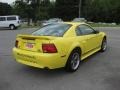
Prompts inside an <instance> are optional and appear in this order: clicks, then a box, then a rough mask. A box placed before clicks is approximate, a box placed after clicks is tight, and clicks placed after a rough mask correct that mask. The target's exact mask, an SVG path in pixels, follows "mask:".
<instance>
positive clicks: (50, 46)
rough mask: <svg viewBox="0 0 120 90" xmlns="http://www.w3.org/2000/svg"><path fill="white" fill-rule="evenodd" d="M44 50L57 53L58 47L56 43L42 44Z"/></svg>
mask: <svg viewBox="0 0 120 90" xmlns="http://www.w3.org/2000/svg"><path fill="white" fill-rule="evenodd" d="M42 50H43V52H44V53H56V52H57V49H56V47H55V45H54V44H42Z"/></svg>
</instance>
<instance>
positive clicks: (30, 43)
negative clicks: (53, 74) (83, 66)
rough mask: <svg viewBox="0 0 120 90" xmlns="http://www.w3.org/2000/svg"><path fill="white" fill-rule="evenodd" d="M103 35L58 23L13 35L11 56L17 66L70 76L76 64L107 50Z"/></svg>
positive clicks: (84, 27)
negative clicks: (55, 71) (20, 64)
mask: <svg viewBox="0 0 120 90" xmlns="http://www.w3.org/2000/svg"><path fill="white" fill-rule="evenodd" d="M106 39H107V38H106V34H105V33H104V32H100V31H97V30H94V29H93V28H92V27H91V26H89V25H88V24H86V23H74V22H61V23H57V24H51V25H47V26H43V27H42V28H40V29H39V30H37V31H34V32H33V33H32V34H31V35H20V34H19V35H17V38H16V42H15V47H14V48H13V54H14V57H15V59H16V61H17V62H19V63H22V64H25V65H29V66H33V67H38V68H47V69H56V68H62V67H64V68H65V70H66V71H69V72H74V71H76V70H77V69H78V68H79V66H80V62H81V61H82V60H84V59H85V58H87V57H88V56H90V55H92V54H94V53H95V52H98V51H102V52H104V51H105V50H106V48H107V40H106Z"/></svg>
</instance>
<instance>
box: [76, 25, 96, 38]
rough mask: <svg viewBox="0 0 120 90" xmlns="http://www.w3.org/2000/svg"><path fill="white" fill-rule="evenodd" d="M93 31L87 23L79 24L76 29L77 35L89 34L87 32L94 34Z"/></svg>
mask: <svg viewBox="0 0 120 90" xmlns="http://www.w3.org/2000/svg"><path fill="white" fill-rule="evenodd" d="M94 33H95V31H94V30H93V29H92V28H91V27H89V26H87V25H80V26H78V27H77V29H76V34H77V36H80V35H89V34H94Z"/></svg>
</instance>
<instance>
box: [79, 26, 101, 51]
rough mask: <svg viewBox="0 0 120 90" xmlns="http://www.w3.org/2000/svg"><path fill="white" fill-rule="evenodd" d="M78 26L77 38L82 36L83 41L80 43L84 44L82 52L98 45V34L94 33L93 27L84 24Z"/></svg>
mask: <svg viewBox="0 0 120 90" xmlns="http://www.w3.org/2000/svg"><path fill="white" fill-rule="evenodd" d="M78 28H79V31H80V33H81V35H80V37H79V39H80V40H81V38H83V39H82V40H83V41H81V43H83V44H84V53H87V52H89V51H92V50H94V49H96V48H98V47H99V45H100V44H99V43H100V42H99V41H100V40H99V38H100V35H99V34H98V33H96V31H95V30H94V29H92V28H91V27H90V26H88V25H85V24H82V25H80V26H78Z"/></svg>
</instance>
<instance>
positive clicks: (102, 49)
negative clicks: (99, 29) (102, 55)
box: [100, 37, 107, 52]
mask: <svg viewBox="0 0 120 90" xmlns="http://www.w3.org/2000/svg"><path fill="white" fill-rule="evenodd" d="M106 49H107V39H106V38H105V37H104V38H103V40H102V44H101V50H100V51H101V52H105V51H106Z"/></svg>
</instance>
